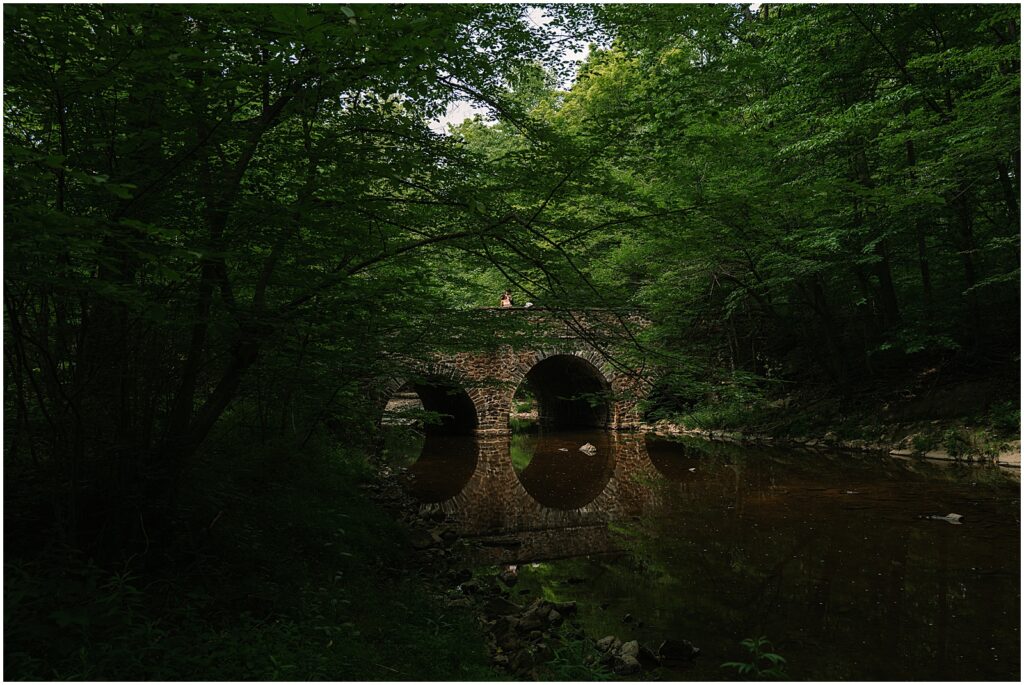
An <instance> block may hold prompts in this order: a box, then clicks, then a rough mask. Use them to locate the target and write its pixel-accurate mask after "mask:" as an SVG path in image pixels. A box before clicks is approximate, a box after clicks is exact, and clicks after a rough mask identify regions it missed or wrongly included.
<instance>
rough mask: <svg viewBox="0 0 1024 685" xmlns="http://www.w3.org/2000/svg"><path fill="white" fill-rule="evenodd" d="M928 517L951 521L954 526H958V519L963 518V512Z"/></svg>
mask: <svg viewBox="0 0 1024 685" xmlns="http://www.w3.org/2000/svg"><path fill="white" fill-rule="evenodd" d="M928 518H930V519H933V520H935V521H945V522H946V523H952V524H953V525H954V526H959V525H960V519H962V518H963V514H946V515H945V516H929V517H928Z"/></svg>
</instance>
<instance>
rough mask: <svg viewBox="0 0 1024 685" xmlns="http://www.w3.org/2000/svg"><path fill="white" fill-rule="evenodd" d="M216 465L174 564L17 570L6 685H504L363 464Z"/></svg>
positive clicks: (264, 451)
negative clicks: (129, 684) (139, 684)
mask: <svg viewBox="0 0 1024 685" xmlns="http://www.w3.org/2000/svg"><path fill="white" fill-rule="evenodd" d="M204 456H205V458H204V460H203V461H202V463H199V464H197V465H196V467H195V468H194V469H193V470H192V473H191V474H190V482H189V487H187V488H184V491H185V492H187V493H188V496H187V498H184V499H183V501H182V503H181V508H182V511H183V514H184V516H185V519H186V521H183V526H182V530H183V531H186V532H183V533H182V536H181V539H180V540H178V541H176V543H175V544H174V545H173V546H172V547H171V548H170V549H168V551H167V556H166V558H161V559H159V560H158V559H153V558H151V556H152V555H153V554H154V553H153V552H152V551H150V552H147V553H146V554H145V555H142V556H135V557H132V558H129V559H126V560H124V561H123V562H121V563H119V564H114V565H111V564H105V565H99V564H97V563H96V562H95V561H93V560H91V559H89V558H88V557H87V556H85V555H83V554H82V553H80V552H77V551H75V550H70V549H60V548H54V547H50V548H48V549H46V550H43V551H41V552H39V553H37V554H34V555H32V556H31V557H29V558H21V559H17V560H11V559H8V563H7V565H6V566H5V573H4V576H5V578H4V631H5V638H4V640H5V644H4V651H5V660H4V664H5V665H4V677H5V679H11V680H108V679H114V680H492V679H495V678H496V677H497V676H496V674H495V672H494V671H493V670H492V668H491V667H490V664H489V661H488V658H487V654H486V649H485V646H484V643H483V638H482V636H481V633H480V631H479V629H478V627H477V626H476V625H475V623H474V619H473V617H472V616H471V615H470V614H469V613H468V612H467V610H465V609H461V608H454V607H446V606H444V604H443V601H442V598H441V597H440V596H439V595H438V591H436V590H435V589H433V588H432V587H431V586H430V585H429V584H427V583H426V582H425V581H423V580H421V579H419V577H418V576H417V575H416V573H415V568H414V567H413V566H412V565H411V564H410V560H409V556H408V554H409V552H408V551H407V550H409V547H408V545H407V544H406V541H405V537H404V534H403V531H402V530H401V529H400V528H399V527H398V526H397V525H396V524H395V523H394V522H393V521H392V520H391V518H390V517H389V516H388V515H387V514H386V513H385V512H383V511H381V510H380V509H378V508H377V507H375V506H374V505H373V504H372V503H371V502H370V501H368V500H367V499H366V498H365V497H364V496H363V494H362V492H361V490H360V488H359V487H358V484H359V483H360V482H363V481H365V480H366V479H367V478H368V477H369V472H368V469H367V467H366V465H365V463H364V462H363V460H362V459H361V458H359V457H358V456H357V455H355V454H346V453H344V452H340V451H338V450H337V449H335V448H332V447H330V446H328V445H326V444H321V445H316V446H307V449H306V450H304V451H302V452H299V451H295V450H293V449H292V448H291V446H290V445H287V444H284V443H282V444H276V445H269V446H264V447H258V448H253V447H252V446H251V445H237V444H235V445H231V446H221V447H215V448H211V449H210V450H207V452H206V454H205V455H204ZM186 522H187V525H185V523H186Z"/></svg>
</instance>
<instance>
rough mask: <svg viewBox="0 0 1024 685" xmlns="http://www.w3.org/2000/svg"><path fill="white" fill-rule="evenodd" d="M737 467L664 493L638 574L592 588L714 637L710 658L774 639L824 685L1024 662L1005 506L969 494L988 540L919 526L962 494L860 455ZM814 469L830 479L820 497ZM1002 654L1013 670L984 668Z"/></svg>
mask: <svg viewBox="0 0 1024 685" xmlns="http://www.w3.org/2000/svg"><path fill="white" fill-rule="evenodd" d="M649 447H650V446H649ZM740 451H746V454H745V455H744V454H740ZM723 455H724V456H727V457H728V459H729V461H726V462H719V463H718V464H717V467H715V466H713V463H714V459H715V458H714V457H713V456H712V457H710V458H708V459H707V460H706V462H705V469H706V471H708V474H707V475H706V476H705V477H704V478H703V479H699V480H694V481H691V482H688V483H681V482H675V483H672V482H667V483H666V482H663V483H662V489H663V492H664V493H666V502H667V503H668V506H667V510H663V511H662V512H661V514H662V515H659V516H651V517H645V518H644V519H643V520H642V521H640V522H638V523H632V524H627V525H625V526H622V528H624V536H623V539H622V540H623V541H622V544H623V545H624V548H625V549H626V550H628V551H629V552H630V557H631V558H632V559H633V560H635V562H636V563H635V564H632V565H631V564H618V563H617V564H615V565H614V566H615V568H616V569H617V574H618V577H617V579H615V578H613V579H611V580H608V579H606V581H605V582H606V583H611V586H609V587H595V588H590V589H592V590H593V591H594V592H597V593H599V594H601V595H603V596H622V595H623V594H626V595H627V596H629V598H630V599H629V607H630V609H629V610H631V611H634V608H635V611H634V613H636V614H637V615H640V613H641V612H643V611H650V612H652V614H653V615H660V616H661V619H660V620H662V621H664V625H663V626H661V627H662V628H663V629H664V630H665V631H666V632H669V633H674V634H681V635H696V634H700V635H701V636H702V637H701V640H702V644H701V646H702V647H707V649H705V652H706V653H707V652H708V651H710V650H718V649H721V650H724V653H726V654H727V653H729V651H728V650H730V649H731V648H732V647H734V643H735V640H736V637H737V636H739V635H748V634H762V633H763V634H767V635H769V636H772V637H773V638H774V639H775V640H776V641H777V645H776V646H777V647H778V648H779V651H780V652H782V653H783V654H785V656H786V657H787V658H788V659H789V660H790V663H791V664H794V665H795V666H796V667H799V668H800V670H802V671H804V672H806V673H815V674H816V675H817V676H818V677H821V678H823V679H836V680H842V679H850V678H853V677H855V678H857V679H884V678H888V679H892V678H897V679H951V678H952V679H957V678H974V677H979V676H984V675H986V674H987V675H988V676H989V677H992V678H997V677H998V675H999V674H1000V673H1003V674H1006V673H1008V672H1011V670H1012V668H1013V667H1011V668H1009V669H1008V668H1007V667H1006V665H1005V661H1006V660H1007V659H1010V660H1013V661H1014V665H1016V664H1018V663H1019V662H1018V661H1017V660H1019V652H1018V651H1017V646H1018V644H1017V635H1018V633H1017V629H1018V626H1017V617H1018V615H1019V587H1018V585H1017V580H1016V578H1017V576H1016V573H1017V571H1018V570H1019V546H1018V545H1017V540H1016V539H1015V537H1014V536H1015V534H1016V533H1017V530H1016V529H1014V528H1013V527H1012V526H1010V527H1005V526H999V525H992V526H986V524H985V523H983V520H984V517H985V515H986V514H985V512H984V507H986V506H987V507H988V508H989V510H990V512H991V514H990V516H991V517H992V518H991V519H990V520H992V521H997V520H998V518H996V517H997V514H996V512H997V510H998V502H991V501H990V502H988V503H987V504H986V503H985V502H981V501H977V500H975V501H972V500H971V493H972V492H974V491H973V490H971V489H970V488H971V487H972V486H970V484H962V485H961V493H960V494H959V495H956V496H955V497H960V498H962V499H961V500H960V504H959V505H949V506H960V507H964V506H972V507H973V506H974V505H978V507H977V509H972V511H974V512H976V513H975V527H974V528H973V529H972V530H970V531H963V530H960V527H952V526H948V525H947V526H931V525H928V523H927V522H924V521H922V520H921V519H918V518H917V516H918V514H919V513H921V511H920V510H921V509H922V507H924V506H927V503H930V502H933V501H943V500H944V501H956V499H952V500H951V499H950V498H951V497H954V495H952V494H951V492H950V490H949V487H948V484H947V483H935V482H928V481H924V480H921V479H918V478H915V477H913V474H910V473H907V472H904V473H903V478H902V479H900V480H893V479H892V478H891V476H890V475H889V474H888V473H886V471H888V470H889V469H882V470H880V471H879V472H873V475H872V472H871V471H870V469H865V464H868V465H870V464H872V463H873V460H872V459H870V458H869V459H866V460H862V462H861V463H855V462H854V461H853V460H855V459H857V458H856V457H854V456H852V455H845V459H846V461H843V460H842V459H835V460H831V459H822V460H817V461H816V455H803V457H802V459H799V458H798V459H794V458H793V456H792V455H790V458H789V460H787V461H784V462H780V461H777V460H775V459H773V458H772V457H770V456H768V455H765V454H763V453H758V452H755V451H750V450H742V448H740V449H739V450H736V451H734V453H733V454H731V455H728V454H724V453H723ZM723 455H719V456H723ZM740 458H743V459H744V461H740ZM652 461H656V456H655V455H654V454H653V453H652ZM800 462H802V463H800ZM807 464H811V465H815V464H816V465H817V467H818V469H820V470H819V471H818V473H817V478H816V480H814V481H813V482H812V481H810V480H809V478H808V474H807V468H808V467H807ZM698 472H699V469H698ZM831 483H838V484H840V485H839V487H832V486H831ZM1004 504H1005V502H1004ZM943 510H945V509H943ZM637 568H640V569H642V571H638V570H637ZM641 578H642V580H641ZM616 583H617V585H616ZM588 587H589V586H588ZM659 612H660V613H659ZM986 617H987V618H986ZM1011 643H1012V646H1011ZM996 652H998V655H999V656H998V658H999V659H1001V660H1003V665H1000V663H999V662H998V661H996V660H994V659H993V660H991V661H988V662H979V660H978V659H977V656H978V655H989V654H995V653H996ZM851 655H854V656H853V657H852V658H851ZM966 655H974V657H972V658H971V659H968V658H967V657H966ZM794 673H796V672H795V671H794ZM958 674H959V675H958Z"/></svg>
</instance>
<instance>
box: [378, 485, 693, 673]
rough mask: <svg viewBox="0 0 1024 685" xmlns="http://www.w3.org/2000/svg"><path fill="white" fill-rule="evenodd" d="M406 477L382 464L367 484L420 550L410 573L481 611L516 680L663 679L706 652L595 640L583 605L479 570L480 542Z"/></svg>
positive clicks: (491, 645)
mask: <svg viewBox="0 0 1024 685" xmlns="http://www.w3.org/2000/svg"><path fill="white" fill-rule="evenodd" d="M399 475H400V471H399V472H396V471H395V470H393V469H391V468H390V467H388V466H382V465H378V478H377V480H376V482H374V483H371V484H369V485H367V486H365V490H366V491H367V494H368V495H369V496H370V497H371V499H373V500H374V501H375V502H376V503H377V504H378V505H380V506H382V507H384V508H385V509H388V510H390V511H391V512H392V513H393V515H394V516H396V518H397V519H399V520H400V521H401V522H402V523H403V524H404V525H405V526H407V527H408V529H409V542H410V544H411V546H412V548H413V550H414V552H413V555H412V562H411V565H412V568H410V569H409V570H410V572H413V573H418V574H419V575H420V576H421V577H422V578H423V579H424V581H425V582H426V583H427V585H428V586H429V587H431V588H432V589H433V591H434V592H436V593H437V595H438V596H439V598H440V599H441V600H442V601H443V603H444V604H445V606H449V607H461V608H464V609H467V610H469V611H471V612H472V613H473V614H474V615H475V616H476V618H477V621H478V622H479V624H480V627H481V629H482V631H483V632H484V635H485V641H486V644H487V647H488V650H489V652H490V658H491V662H492V664H493V665H494V666H495V668H497V669H499V670H500V671H503V672H505V673H506V674H508V676H509V678H511V679H516V680H543V679H553V678H554V679H558V680H567V679H569V680H594V679H596V678H597V677H598V676H600V677H602V678H618V679H625V680H640V679H643V680H657V679H658V677H659V674H658V672H656V671H655V670H654V669H657V668H659V667H663V666H665V667H672V666H682V665H685V664H687V663H689V662H691V661H692V660H693V659H695V658H696V657H697V655H698V654H699V653H700V650H699V649H698V648H696V647H694V646H693V645H692V644H691V643H690V642H688V641H686V640H664V641H663V642H662V643H661V644H660V645H658V646H657V647H654V646H652V645H647V644H643V643H641V642H639V641H638V640H635V639H626V640H624V639H622V638H621V637H619V636H616V635H607V636H603V637H600V638H595V637H594V636H591V635H587V634H586V633H585V631H584V629H583V628H582V626H581V624H580V622H579V620H578V616H577V613H578V612H577V605H576V602H552V601H549V600H545V599H543V598H540V597H535V596H533V593H532V592H531V591H529V590H523V589H519V590H517V589H516V585H517V578H516V575H515V573H513V572H510V571H509V570H505V571H503V572H500V573H495V574H480V575H477V574H474V572H473V570H472V569H470V568H468V567H467V566H465V565H464V564H463V563H462V559H463V558H464V557H465V552H466V551H467V550H469V549H471V548H472V546H473V545H475V544H476V543H474V542H473V541H470V540H465V539H462V538H460V537H459V535H458V534H457V533H456V532H455V531H454V530H453V529H452V528H450V527H449V526H447V525H446V518H445V514H444V512H442V511H440V510H439V509H435V510H433V511H430V512H429V513H426V514H421V512H420V506H419V503H418V502H417V501H416V500H414V499H413V498H411V497H410V496H409V495H407V494H406V493H405V492H404V491H403V490H402V488H401V486H400V484H399V479H398V476H399ZM626 618H627V619H630V618H631V617H628V616H627V617H626ZM624 622H625V623H630V621H629V620H624ZM625 637H628V636H625Z"/></svg>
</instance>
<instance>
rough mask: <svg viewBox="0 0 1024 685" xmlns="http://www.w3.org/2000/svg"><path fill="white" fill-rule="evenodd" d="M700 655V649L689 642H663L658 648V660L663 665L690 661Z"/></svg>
mask: <svg viewBox="0 0 1024 685" xmlns="http://www.w3.org/2000/svg"><path fill="white" fill-rule="evenodd" d="M698 654H700V649H698V648H697V647H694V646H693V643H692V642H690V641H689V640H665V641H664V642H662V643H661V646H660V647H658V658H659V659H660V660H661V661H662V662H663V663H678V662H681V661H692V660H693V659H695V658H696V657H697V655H698Z"/></svg>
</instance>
